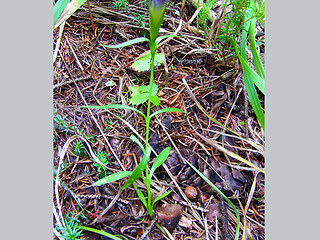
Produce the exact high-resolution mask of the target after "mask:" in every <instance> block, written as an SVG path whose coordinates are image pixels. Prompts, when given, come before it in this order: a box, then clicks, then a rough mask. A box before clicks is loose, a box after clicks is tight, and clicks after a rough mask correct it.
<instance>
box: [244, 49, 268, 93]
mask: <svg viewBox="0 0 320 240" xmlns="http://www.w3.org/2000/svg"><path fill="white" fill-rule="evenodd" d="M238 58H239V60H240V63H241V66H242V68H243V72H244V73H246V74H247V75H248V77H249V79H250V80H251V81H252V82H253V83H254V84H255V85H256V86H257V87H258V88H259V90H260V91H261V92H262V93H263V94H264V92H265V91H264V88H265V87H264V80H263V79H262V78H261V77H260V76H259V75H258V74H257V73H256V72H255V71H254V70H253V69H252V68H251V67H250V66H249V64H248V63H247V61H246V60H245V59H244V58H243V57H242V56H241V55H240V54H238Z"/></svg>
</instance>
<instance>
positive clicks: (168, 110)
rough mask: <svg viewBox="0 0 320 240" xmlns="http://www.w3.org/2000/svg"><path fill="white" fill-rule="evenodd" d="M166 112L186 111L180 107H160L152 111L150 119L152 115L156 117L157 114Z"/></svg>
mask: <svg viewBox="0 0 320 240" xmlns="http://www.w3.org/2000/svg"><path fill="white" fill-rule="evenodd" d="M165 112H182V113H185V112H184V111H182V110H180V109H179V108H163V109H160V110H158V111H156V112H154V113H152V114H151V115H150V119H151V118H152V117H154V116H155V115H157V114H159V113H165Z"/></svg>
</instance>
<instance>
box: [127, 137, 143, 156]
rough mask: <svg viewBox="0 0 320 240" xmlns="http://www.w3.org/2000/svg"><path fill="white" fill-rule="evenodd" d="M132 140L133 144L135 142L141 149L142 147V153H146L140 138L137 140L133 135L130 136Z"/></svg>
mask: <svg viewBox="0 0 320 240" xmlns="http://www.w3.org/2000/svg"><path fill="white" fill-rule="evenodd" d="M130 139H131V140H132V141H133V142H135V143H136V144H138V145H139V147H140V148H141V149H142V151H143V152H144V147H143V145H142V143H141V142H140V141H139V140H138V138H137V137H136V136H135V135H133V134H131V135H130Z"/></svg>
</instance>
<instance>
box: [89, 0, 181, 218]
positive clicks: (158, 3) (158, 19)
mask: <svg viewBox="0 0 320 240" xmlns="http://www.w3.org/2000/svg"><path fill="white" fill-rule="evenodd" d="M166 5H167V0H150V4H149V25H150V39H149V38H146V37H139V38H136V39H132V40H130V41H128V42H125V43H121V44H118V45H103V44H101V46H104V47H106V48H122V47H126V46H130V45H132V44H136V43H140V42H148V43H149V47H150V55H146V57H145V58H144V59H142V60H141V59H140V60H141V61H140V62H138V63H135V65H134V67H136V68H137V70H138V71H139V70H141V65H143V64H145V63H146V62H147V64H150V83H149V85H147V86H131V87H130V88H129V89H130V91H131V98H130V99H129V103H130V104H132V105H138V104H143V103H147V114H146V115H145V114H144V113H142V112H141V111H139V110H138V109H136V108H134V107H131V106H127V105H121V104H109V105H104V106H84V107H87V108H95V109H128V110H132V111H135V112H136V113H138V114H140V115H141V116H142V117H143V118H144V120H145V122H146V136H145V138H146V141H145V146H143V144H142V143H141V142H140V141H139V140H138V139H137V137H135V136H134V135H131V136H130V139H131V140H132V141H133V142H135V143H136V144H137V145H138V146H139V147H140V148H141V149H142V151H143V156H142V158H141V160H140V162H139V164H138V166H137V167H136V168H135V169H134V171H121V172H117V173H113V174H111V175H108V176H106V177H104V178H102V179H100V180H99V181H97V182H95V183H94V184H93V185H94V186H99V185H103V184H106V183H110V182H114V181H117V180H119V179H122V178H124V177H128V176H129V178H128V179H127V181H126V182H125V184H124V185H123V186H122V189H125V188H127V187H129V186H131V185H133V187H134V188H135V189H136V192H137V194H138V197H139V199H140V200H141V202H142V203H143V205H144V206H145V207H146V209H147V211H148V214H149V215H150V217H152V216H153V214H154V211H153V208H154V204H155V203H156V202H157V201H159V200H161V199H162V198H164V197H166V196H168V195H169V194H170V193H171V191H167V192H165V193H163V194H161V195H159V196H157V197H156V198H154V199H152V196H151V179H152V176H153V174H154V172H155V170H156V169H157V168H158V167H160V166H161V165H162V164H163V163H164V162H165V161H166V159H167V158H168V156H169V153H170V149H171V148H170V147H167V148H165V149H163V150H162V151H161V152H160V154H159V155H158V156H157V157H156V160H155V161H154V162H153V165H152V166H151V169H150V172H149V170H148V168H147V165H148V162H149V159H150V155H151V150H152V149H151V147H150V145H149V125H150V121H151V119H152V117H154V116H155V115H157V114H160V113H164V112H183V111H182V110H180V109H178V108H163V109H160V110H158V111H155V112H153V113H151V110H150V109H151V103H152V104H154V105H156V106H159V104H160V99H159V97H158V96H157V92H158V86H157V85H156V84H155V83H154V68H155V66H157V65H159V64H161V60H162V61H163V58H164V56H162V55H159V54H158V55H157V57H156V49H157V46H158V44H159V43H160V42H161V41H162V40H164V39H166V38H169V37H175V36H174V35H165V36H160V37H158V34H159V29H160V25H161V23H162V21H163V17H164V13H165V10H166ZM157 58H158V59H157ZM147 70H149V68H143V69H142V70H141V71H147ZM183 113H184V112H183ZM144 171H145V173H144V174H143V172H144ZM138 178H142V180H143V182H144V183H145V185H146V189H147V200H146V197H145V196H144V194H143V192H142V191H141V190H139V189H138V188H137V187H136V186H135V185H134V182H135V181H136V180H137V179H138Z"/></svg>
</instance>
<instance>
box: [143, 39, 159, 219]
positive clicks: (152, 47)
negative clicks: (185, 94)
mask: <svg viewBox="0 0 320 240" xmlns="http://www.w3.org/2000/svg"><path fill="white" fill-rule="evenodd" d="M149 44H150V52H151V62H150V69H151V72H150V85H149V98H148V108H147V117H146V146H145V149H146V150H147V147H148V144H149V126H150V108H151V100H150V98H151V96H152V85H153V80H154V58H155V54H156V49H157V44H156V42H155V41H152V42H150V43H149ZM150 178H151V177H150ZM150 178H149V172H148V167H146V181H145V183H146V187H147V192H148V202H147V211H148V213H149V215H150V216H151V217H152V215H153V210H152V207H151V181H150Z"/></svg>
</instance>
